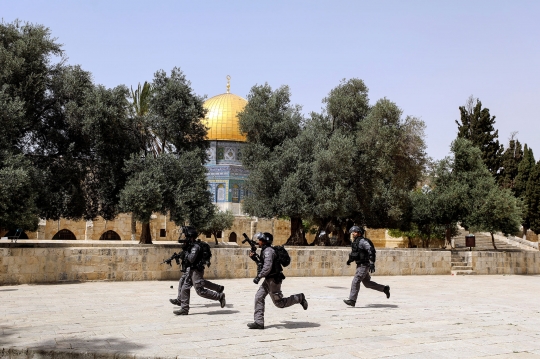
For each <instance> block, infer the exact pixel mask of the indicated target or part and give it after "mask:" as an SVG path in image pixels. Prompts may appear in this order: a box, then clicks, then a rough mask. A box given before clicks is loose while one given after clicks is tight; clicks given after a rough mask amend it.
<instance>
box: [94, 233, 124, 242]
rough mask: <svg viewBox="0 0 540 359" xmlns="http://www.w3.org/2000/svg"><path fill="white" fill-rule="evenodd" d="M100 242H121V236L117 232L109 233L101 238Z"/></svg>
mask: <svg viewBox="0 0 540 359" xmlns="http://www.w3.org/2000/svg"><path fill="white" fill-rule="evenodd" d="M99 240H100V241H119V240H120V236H119V235H118V233H116V232H115V231H107V232H105V233H103V234H102V235H101V237H99Z"/></svg>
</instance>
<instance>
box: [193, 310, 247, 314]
mask: <svg viewBox="0 0 540 359" xmlns="http://www.w3.org/2000/svg"><path fill="white" fill-rule="evenodd" d="M236 313H240V311H239V310H214V311H211V312H204V313H193V314H190V315H198V314H205V315H219V314H236Z"/></svg>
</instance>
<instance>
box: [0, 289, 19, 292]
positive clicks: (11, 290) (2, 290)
mask: <svg viewBox="0 0 540 359" xmlns="http://www.w3.org/2000/svg"><path fill="white" fill-rule="evenodd" d="M16 290H18V289H0V292H14V291H16Z"/></svg>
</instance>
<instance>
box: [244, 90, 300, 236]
mask: <svg viewBox="0 0 540 359" xmlns="http://www.w3.org/2000/svg"><path fill="white" fill-rule="evenodd" d="M238 116H239V124H240V129H241V131H242V132H243V133H245V134H246V137H247V140H248V141H247V143H246V145H245V147H244V148H243V156H242V162H243V164H244V166H245V167H246V168H247V169H248V170H249V171H250V173H249V177H248V180H247V183H246V187H247V189H248V191H249V193H250V195H249V196H248V197H247V198H246V199H245V200H244V205H243V208H244V210H245V211H246V212H247V213H249V214H250V215H253V216H258V217H266V218H271V217H284V216H287V217H290V218H291V237H290V238H289V241H288V242H287V243H288V244H292V243H295V244H305V236H304V233H303V232H302V222H301V219H300V218H301V217H302V215H303V214H304V212H305V210H306V207H307V206H308V205H309V201H308V195H309V188H308V185H307V183H308V182H307V179H308V178H309V168H308V163H309V161H307V162H305V161H304V160H303V159H304V156H305V153H306V149H305V148H300V147H299V146H298V144H297V142H296V138H297V136H298V134H299V133H300V124H301V122H302V115H301V114H300V107H299V106H294V105H291V103H290V92H289V88H288V87H286V86H282V87H280V88H278V89H276V90H275V91H273V90H272V88H271V87H270V86H269V85H268V84H265V85H262V86H254V87H252V88H251V91H250V93H249V94H248V104H247V105H246V107H245V108H244V110H243V111H242V112H241V113H240V114H239V115H238ZM307 152H309V150H308V151H307Z"/></svg>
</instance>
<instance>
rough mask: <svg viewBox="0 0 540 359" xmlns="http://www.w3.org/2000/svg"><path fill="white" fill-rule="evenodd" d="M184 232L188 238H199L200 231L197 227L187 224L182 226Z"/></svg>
mask: <svg viewBox="0 0 540 359" xmlns="http://www.w3.org/2000/svg"><path fill="white" fill-rule="evenodd" d="M182 233H184V235H185V236H186V238H190V239H192V238H197V237H198V236H199V232H197V230H196V229H195V227H192V226H187V227H182Z"/></svg>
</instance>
